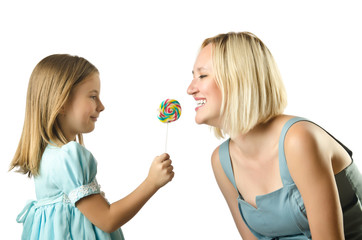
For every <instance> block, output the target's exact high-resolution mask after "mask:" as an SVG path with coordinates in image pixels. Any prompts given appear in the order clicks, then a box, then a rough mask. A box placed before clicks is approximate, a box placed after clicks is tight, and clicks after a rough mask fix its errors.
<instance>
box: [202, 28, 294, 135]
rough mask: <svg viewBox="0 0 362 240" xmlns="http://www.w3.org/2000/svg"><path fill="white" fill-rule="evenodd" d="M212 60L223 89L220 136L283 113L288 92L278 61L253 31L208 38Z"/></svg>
mask: <svg viewBox="0 0 362 240" xmlns="http://www.w3.org/2000/svg"><path fill="white" fill-rule="evenodd" d="M209 44H212V46H213V48H212V49H213V50H212V51H213V53H212V64H213V68H214V71H215V76H216V83H217V85H218V86H219V88H220V90H221V93H222V103H221V109H220V116H222V129H220V128H216V127H214V128H213V130H214V133H215V135H216V137H218V138H223V137H224V134H229V135H230V136H235V135H236V134H239V133H242V134H245V133H247V132H249V131H250V130H251V129H253V128H254V127H255V126H256V125H258V124H260V123H265V122H267V121H268V120H270V119H271V118H273V117H275V116H277V115H279V114H282V113H283V111H284V109H285V107H286V105H287V96H286V91H285V88H284V84H283V82H282V79H281V76H280V73H279V70H278V67H277V64H276V63H275V61H274V58H273V56H272V54H271V53H270V51H269V49H268V48H267V47H266V46H265V45H264V43H263V42H262V41H261V40H260V39H259V38H257V37H256V36H255V35H254V34H252V33H249V32H239V33H235V32H230V33H227V34H219V35H217V36H215V37H212V38H207V39H205V40H204V42H203V43H202V45H201V49H202V48H204V47H206V46H207V45H209Z"/></svg>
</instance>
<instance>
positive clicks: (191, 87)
mask: <svg viewBox="0 0 362 240" xmlns="http://www.w3.org/2000/svg"><path fill="white" fill-rule="evenodd" d="M196 92H197V87H196V84H195V81H194V80H192V81H191V83H190V85H189V87H188V88H187V94H189V95H193V94H195V93H196Z"/></svg>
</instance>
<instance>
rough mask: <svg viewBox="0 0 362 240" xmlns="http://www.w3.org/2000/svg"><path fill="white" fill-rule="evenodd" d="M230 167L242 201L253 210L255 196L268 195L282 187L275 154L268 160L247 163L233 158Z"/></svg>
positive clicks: (255, 205)
mask: <svg viewBox="0 0 362 240" xmlns="http://www.w3.org/2000/svg"><path fill="white" fill-rule="evenodd" d="M232 166H233V172H234V176H235V182H236V185H237V187H238V190H239V193H240V194H241V196H242V197H243V199H244V201H246V202H248V203H249V204H251V205H252V206H254V207H255V208H257V204H256V198H257V196H262V195H266V194H269V193H271V192H274V191H276V190H278V189H280V188H282V187H283V182H282V180H281V177H280V170H279V160H278V155H277V154H276V155H273V156H270V157H269V158H268V159H267V158H265V159H262V160H255V161H248V162H246V161H243V159H238V158H237V157H235V161H232Z"/></svg>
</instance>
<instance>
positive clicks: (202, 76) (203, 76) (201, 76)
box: [199, 75, 207, 79]
mask: <svg viewBox="0 0 362 240" xmlns="http://www.w3.org/2000/svg"><path fill="white" fill-rule="evenodd" d="M205 77H207V75H200V76H199V78H201V79H202V78H205Z"/></svg>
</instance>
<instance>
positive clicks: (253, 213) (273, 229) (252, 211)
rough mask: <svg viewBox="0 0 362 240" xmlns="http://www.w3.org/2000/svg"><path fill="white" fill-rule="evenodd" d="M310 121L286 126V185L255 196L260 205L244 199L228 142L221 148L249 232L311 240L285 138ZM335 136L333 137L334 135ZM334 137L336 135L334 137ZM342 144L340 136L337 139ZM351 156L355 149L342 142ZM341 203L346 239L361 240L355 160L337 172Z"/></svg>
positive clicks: (267, 239) (360, 185)
mask: <svg viewBox="0 0 362 240" xmlns="http://www.w3.org/2000/svg"><path fill="white" fill-rule="evenodd" d="M299 121H308V120H306V119H304V118H299V117H298V118H292V119H290V120H289V121H288V122H287V123H286V124H285V125H284V127H283V130H282V132H281V135H280V138H279V169H280V174H281V179H282V182H283V187H282V188H280V189H278V190H276V191H274V192H271V193H269V194H266V195H260V196H257V197H256V205H257V208H255V207H254V206H252V205H250V204H249V203H247V202H246V201H244V199H243V197H242V196H241V194H240V193H239V191H238V189H237V187H236V183H235V179H234V173H233V170H232V165H231V159H230V154H229V141H230V139H228V140H226V141H225V142H224V143H223V144H221V145H220V148H219V158H220V162H221V165H222V167H223V169H224V172H225V174H226V175H227V177H228V178H229V180H230V181H231V183H232V184H233V185H234V187H235V189H236V191H237V192H238V193H239V197H238V199H237V201H238V205H239V210H240V214H241V216H242V218H243V219H244V222H245V223H246V225H247V226H248V228H249V229H250V231H251V232H252V233H253V234H254V235H255V236H256V237H257V238H258V239H262V240H272V239H283V240H296V239H298V240H306V239H312V236H311V233H310V229H309V224H308V218H307V214H306V210H305V207H304V202H303V199H302V196H301V194H300V192H299V190H298V188H297V186H296V185H295V183H294V181H293V179H292V177H291V176H290V173H289V170H288V166H287V161H286V159H285V154H284V138H285V135H286V133H287V131H288V130H289V128H290V127H291V126H292V125H293V124H294V123H296V122H299ZM332 137H333V136H332ZM334 139H335V138H334ZM335 140H336V141H337V142H338V143H340V142H339V141H338V140H337V139H335ZM340 144H341V145H342V146H343V148H344V149H345V150H346V151H347V152H348V154H349V155H350V156H351V158H352V152H351V151H350V150H349V149H348V148H347V147H345V146H344V145H343V144H342V143H340ZM335 180H336V183H337V187H338V193H339V198H340V203H341V206H342V210H343V224H344V234H345V239H346V240H362V204H361V202H362V176H361V173H360V172H359V170H358V169H357V166H356V165H355V164H354V163H353V160H352V163H351V164H350V165H349V166H348V167H346V168H345V169H344V170H342V171H341V172H339V173H338V174H336V175H335Z"/></svg>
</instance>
